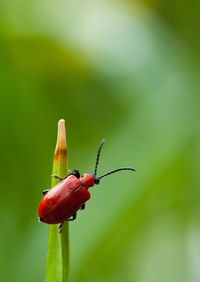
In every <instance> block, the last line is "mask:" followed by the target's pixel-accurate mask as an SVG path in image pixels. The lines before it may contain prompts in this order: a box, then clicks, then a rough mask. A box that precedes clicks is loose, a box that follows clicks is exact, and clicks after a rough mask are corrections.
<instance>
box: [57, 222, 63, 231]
mask: <svg viewBox="0 0 200 282" xmlns="http://www.w3.org/2000/svg"><path fill="white" fill-rule="evenodd" d="M63 224H64V222H62V223H60V224H59V226H58V232H59V233H61V232H62V227H63Z"/></svg>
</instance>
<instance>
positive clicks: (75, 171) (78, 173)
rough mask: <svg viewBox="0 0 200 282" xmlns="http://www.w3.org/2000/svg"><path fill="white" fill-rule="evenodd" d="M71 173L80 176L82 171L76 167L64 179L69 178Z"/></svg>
mask: <svg viewBox="0 0 200 282" xmlns="http://www.w3.org/2000/svg"><path fill="white" fill-rule="evenodd" d="M69 175H74V176H76V177H77V178H80V172H79V171H78V170H77V169H75V170H73V171H72V172H70V173H69V174H67V175H66V176H65V177H64V179H65V178H67V177H68V176H69Z"/></svg>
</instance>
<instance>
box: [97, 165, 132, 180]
mask: <svg viewBox="0 0 200 282" xmlns="http://www.w3.org/2000/svg"><path fill="white" fill-rule="evenodd" d="M121 170H131V171H135V169H134V168H131V167H121V168H118V169H115V170H112V171H110V172H108V173H106V174H103V175H101V176H99V177H98V179H101V178H103V177H105V176H108V175H110V174H113V173H115V172H118V171H121Z"/></svg>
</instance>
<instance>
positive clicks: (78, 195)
mask: <svg viewBox="0 0 200 282" xmlns="http://www.w3.org/2000/svg"><path fill="white" fill-rule="evenodd" d="M104 142H105V140H102V141H101V143H100V146H99V149H98V152H97V156H96V163H95V169H94V173H85V174H83V175H82V176H80V173H79V171H78V170H74V171H72V172H71V173H69V174H68V175H66V176H65V177H61V176H59V175H52V177H55V178H56V179H59V180H61V181H60V182H59V183H58V184H56V185H55V186H54V187H52V188H51V189H46V190H44V191H43V197H42V199H41V201H40V203H39V206H38V216H39V220H40V221H42V222H44V223H48V224H58V223H59V224H60V225H59V231H60V232H61V229H62V225H63V223H64V221H66V220H68V221H70V220H74V219H76V214H77V211H78V210H79V209H81V210H83V209H84V208H85V202H86V201H88V200H89V198H90V193H89V191H88V189H89V188H90V187H93V186H94V185H95V184H99V183H100V180H101V179H102V178H103V177H105V176H108V175H110V174H113V173H115V172H119V171H123V170H130V171H135V169H134V168H131V167H122V168H118V169H115V170H112V171H110V172H108V173H105V174H103V175H101V176H97V168H98V164H99V157H100V153H101V150H102V147H103V144H104Z"/></svg>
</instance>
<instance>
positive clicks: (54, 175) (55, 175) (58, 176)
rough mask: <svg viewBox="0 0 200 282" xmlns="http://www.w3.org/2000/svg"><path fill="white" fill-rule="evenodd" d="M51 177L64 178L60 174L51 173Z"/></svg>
mask: <svg viewBox="0 0 200 282" xmlns="http://www.w3.org/2000/svg"><path fill="white" fill-rule="evenodd" d="M51 177H54V178H56V179H59V180H63V179H64V178H63V177H61V176H60V175H57V174H53V175H51Z"/></svg>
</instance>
